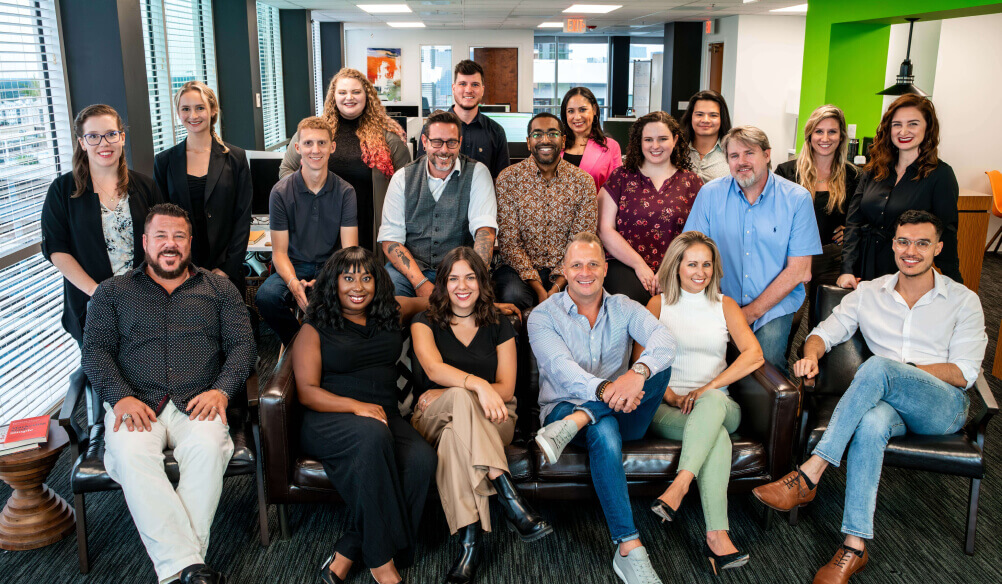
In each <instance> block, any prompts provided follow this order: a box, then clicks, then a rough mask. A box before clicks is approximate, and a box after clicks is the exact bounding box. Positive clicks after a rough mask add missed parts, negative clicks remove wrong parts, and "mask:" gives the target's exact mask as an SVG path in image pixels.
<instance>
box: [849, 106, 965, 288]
mask: <svg viewBox="0 0 1002 584" xmlns="http://www.w3.org/2000/svg"><path fill="white" fill-rule="evenodd" d="M869 157H870V161H869V162H868V163H867V164H866V166H864V167H863V174H862V176H861V177H860V179H859V186H858V187H856V193H855V194H854V195H853V197H852V200H851V201H850V202H849V210H848V212H847V214H846V224H845V242H844V244H843V246H842V275H841V276H839V277H838V285H839V286H841V287H843V288H855V287H856V284H857V283H858V282H859V281H860V280H872V279H874V278H879V277H880V276H883V275H885V274H893V273H894V272H897V271H898V268H897V265H896V264H895V263H894V250H893V249H892V246H891V240H892V239H893V238H894V229H895V227H894V226H895V224H896V223H897V221H898V217H900V216H901V214H902V213H904V212H905V211H911V210H916V211H928V212H930V213H932V214H933V215H935V216H936V217H938V218H939V220H940V221H942V222H943V238H942V242H943V251H942V252H940V254H939V255H938V256H936V267H937V268H939V270H940V271H941V272H942V273H943V275H944V276H949V277H950V278H951V279H953V280H954V281H956V282H960V283H963V278H962V277H961V275H960V259H959V258H958V256H957V220H958V213H957V199H958V198H959V197H960V187H959V185H958V184H957V175H955V174H954V173H953V168H951V167H950V165H949V164H947V163H945V162H943V161H942V160H940V159H939V120H938V119H937V118H936V108H935V107H933V105H932V101H931V100H930V99H929V98H927V97H922V96H920V95H915V94H908V95H902V96H901V97H899V98H897V99H896V100H894V103H892V104H891V105H890V106H889V107H888V108H887V111H886V112H885V113H884V117H883V118H881V119H880V126H878V127H877V135H876V136H875V137H874V138H873V146H871V147H870V153H869Z"/></svg>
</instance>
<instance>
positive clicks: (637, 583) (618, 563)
mask: <svg viewBox="0 0 1002 584" xmlns="http://www.w3.org/2000/svg"><path fill="white" fill-rule="evenodd" d="M612 571H613V572H615V573H616V575H617V576H619V579H620V580H622V581H623V582H624V583H625V584H662V582H661V578H658V575H657V572H655V571H654V566H652V565H651V559H650V557H648V555H647V550H646V549H645V548H644V546H640V547H638V548H633V549H632V550H630V553H629V555H627V556H626V557H625V558H624V557H623V556H622V555H620V553H619V546H616V555H615V557H613V559H612Z"/></svg>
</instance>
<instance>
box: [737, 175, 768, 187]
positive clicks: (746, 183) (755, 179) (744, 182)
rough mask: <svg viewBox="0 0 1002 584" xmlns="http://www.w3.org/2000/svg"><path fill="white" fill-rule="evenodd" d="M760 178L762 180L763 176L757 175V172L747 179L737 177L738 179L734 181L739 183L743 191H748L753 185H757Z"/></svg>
mask: <svg viewBox="0 0 1002 584" xmlns="http://www.w3.org/2000/svg"><path fill="white" fill-rule="evenodd" d="M760 178H762V175H761V174H756V173H755V171H752V174H751V176H749V177H747V178H740V177H738V176H736V177H734V180H735V181H737V183H738V186H740V187H741V188H743V189H747V188H748V187H750V186H752V185H753V184H755V183H757V182H758V181H759V179H760Z"/></svg>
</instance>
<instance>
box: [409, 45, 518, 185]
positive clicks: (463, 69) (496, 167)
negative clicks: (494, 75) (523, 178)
mask: <svg viewBox="0 0 1002 584" xmlns="http://www.w3.org/2000/svg"><path fill="white" fill-rule="evenodd" d="M452 99H453V101H455V105H453V106H452V112H453V113H454V114H456V115H457V116H459V119H460V120H461V121H462V122H463V131H462V136H463V144H462V146H461V147H460V150H459V152H460V154H463V155H465V156H469V157H470V158H472V159H473V160H476V161H477V162H483V163H484V165H485V166H487V169H488V170H490V171H491V177H493V178H494V179H495V180H496V179H497V177H498V175H499V174H501V171H502V170H504V169H506V168H508V166H509V165H510V164H511V159H510V158H509V155H508V138H507V137H506V136H505V133H504V128H502V127H501V124H499V123H497V122H495V121H494V120H492V119H490V118H488V117H487V116H485V115H484V114H482V113H480V102H481V101H482V100H483V99H484V68H483V67H481V66H480V63H477V62H476V61H471V60H469V59H464V60H462V61H460V62H459V64H457V65H456V69H455V71H454V78H453V82H452ZM424 153H425V152H424V144H422V143H421V142H418V153H417V155H418V156H421V155H423V154H424Z"/></svg>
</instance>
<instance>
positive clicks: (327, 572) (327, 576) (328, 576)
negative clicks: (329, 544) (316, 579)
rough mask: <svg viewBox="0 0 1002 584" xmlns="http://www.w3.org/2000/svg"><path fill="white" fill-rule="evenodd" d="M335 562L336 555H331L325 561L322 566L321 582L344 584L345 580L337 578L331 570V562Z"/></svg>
mask: <svg viewBox="0 0 1002 584" xmlns="http://www.w3.org/2000/svg"><path fill="white" fill-rule="evenodd" d="M333 561H334V554H331V555H330V557H329V558H327V559H326V560H324V563H323V565H322V566H320V581H321V582H323V583H324V584H344V580H342V579H340V578H338V577H337V574H335V573H334V570H331V562H333Z"/></svg>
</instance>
